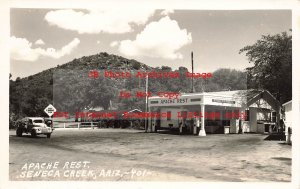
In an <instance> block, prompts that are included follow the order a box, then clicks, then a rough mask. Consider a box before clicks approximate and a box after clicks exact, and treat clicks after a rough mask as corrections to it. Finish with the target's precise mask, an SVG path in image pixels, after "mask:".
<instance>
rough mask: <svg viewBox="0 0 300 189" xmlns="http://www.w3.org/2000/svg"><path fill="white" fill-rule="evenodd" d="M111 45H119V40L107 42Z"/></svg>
mask: <svg viewBox="0 0 300 189" xmlns="http://www.w3.org/2000/svg"><path fill="white" fill-rule="evenodd" d="M109 45H110V46H111V47H116V46H118V45H119V42H118V41H113V42H111V43H110V44H109Z"/></svg>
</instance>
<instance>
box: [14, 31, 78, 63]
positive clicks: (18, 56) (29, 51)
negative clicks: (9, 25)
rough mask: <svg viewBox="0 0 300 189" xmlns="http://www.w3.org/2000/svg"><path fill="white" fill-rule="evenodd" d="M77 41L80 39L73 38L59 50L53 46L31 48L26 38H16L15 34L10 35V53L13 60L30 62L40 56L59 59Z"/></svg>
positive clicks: (70, 50)
mask: <svg viewBox="0 0 300 189" xmlns="http://www.w3.org/2000/svg"><path fill="white" fill-rule="evenodd" d="M79 43H80V40H79V39H78V38H74V39H73V40H72V41H71V42H70V43H68V44H67V45H65V46H63V47H62V48H61V49H59V50H56V49H54V48H47V49H43V48H40V47H39V48H32V43H30V42H29V41H28V40H27V39H26V38H16V37H15V36H12V37H11V38H10V45H11V48H10V55H11V58H12V59H14V60H23V61H30V62H33V61H36V60H38V59H39V58H40V57H41V56H44V57H51V58H55V59H59V58H61V57H63V56H65V55H68V54H70V53H71V52H72V51H73V50H74V49H75V48H76V47H77V46H78V44H79Z"/></svg>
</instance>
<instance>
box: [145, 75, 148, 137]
mask: <svg viewBox="0 0 300 189" xmlns="http://www.w3.org/2000/svg"><path fill="white" fill-rule="evenodd" d="M145 109H146V111H145V112H146V113H147V112H148V74H147V76H146V108H145ZM145 132H148V118H147V116H146V117H145Z"/></svg>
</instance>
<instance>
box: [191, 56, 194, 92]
mask: <svg viewBox="0 0 300 189" xmlns="http://www.w3.org/2000/svg"><path fill="white" fill-rule="evenodd" d="M191 59H192V90H191V92H192V93H193V92H194V58H193V51H192V53H191Z"/></svg>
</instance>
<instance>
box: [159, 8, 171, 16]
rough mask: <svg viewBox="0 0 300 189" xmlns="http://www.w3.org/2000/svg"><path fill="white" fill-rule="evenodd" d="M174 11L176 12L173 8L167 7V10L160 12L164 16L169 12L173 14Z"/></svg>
mask: <svg viewBox="0 0 300 189" xmlns="http://www.w3.org/2000/svg"><path fill="white" fill-rule="evenodd" d="M172 13H174V10H173V9H165V10H163V11H161V13H160V14H161V15H163V16H168V15H169V14H172Z"/></svg>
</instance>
